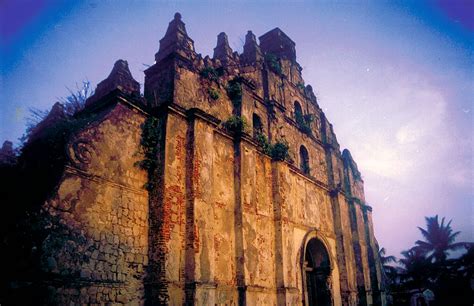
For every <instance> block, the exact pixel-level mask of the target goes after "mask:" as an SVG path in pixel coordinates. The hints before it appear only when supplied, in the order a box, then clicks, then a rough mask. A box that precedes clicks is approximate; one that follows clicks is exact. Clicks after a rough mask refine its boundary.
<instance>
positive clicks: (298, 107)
mask: <svg viewBox="0 0 474 306" xmlns="http://www.w3.org/2000/svg"><path fill="white" fill-rule="evenodd" d="M301 120H303V109H302V108H301V104H300V103H299V102H298V101H295V121H296V122H300V121H301Z"/></svg>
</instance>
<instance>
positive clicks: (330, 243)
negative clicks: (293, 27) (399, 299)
mask: <svg viewBox="0 0 474 306" xmlns="http://www.w3.org/2000/svg"><path fill="white" fill-rule="evenodd" d="M301 71H302V68H301V66H300V65H299V64H298V63H297V61H296V49H295V43H294V42H293V41H292V40H291V39H290V38H289V37H288V36H287V35H286V34H285V33H284V32H283V31H281V30H280V29H278V28H276V29H274V30H272V31H269V32H267V33H266V34H264V35H262V36H260V37H259V43H258V42H257V39H256V37H255V35H254V34H253V33H252V32H250V31H249V32H248V33H247V35H246V39H245V45H244V48H243V53H242V54H238V53H237V52H233V50H232V49H231V48H230V46H229V43H228V40H227V36H226V34H225V33H221V34H219V36H218V38H217V46H216V47H215V49H214V55H213V57H212V58H210V57H208V56H206V57H202V56H201V55H200V54H198V53H196V51H195V49H194V42H193V40H192V39H191V38H190V37H189V36H188V34H187V32H186V28H185V24H184V23H183V21H182V20H181V16H180V14H178V13H177V14H176V15H175V16H174V19H173V20H172V21H171V22H170V23H169V26H168V29H167V31H166V34H165V36H164V37H163V38H162V39H161V40H160V47H159V51H158V52H157V53H156V55H155V64H154V65H153V66H151V67H149V68H148V69H147V70H146V71H145V88H144V95H143V96H142V95H140V86H139V83H138V82H137V81H135V80H134V79H133V77H132V75H131V73H130V71H129V69H128V64H127V62H126V61H123V60H119V61H117V62H116V63H115V66H114V68H113V70H112V72H111V74H110V75H109V77H108V78H106V79H105V80H104V81H102V82H101V83H99V85H98V86H97V89H96V91H95V94H94V96H92V97H91V98H89V100H88V101H87V103H86V106H85V109H84V110H83V111H81V112H80V113H78V114H76V115H75V116H76V117H75V118H76V119H77V120H79V121H80V122H81V124H80V126H79V128H77V129H75V130H74V132H73V133H71V135H70V137H69V138H68V141H67V143H66V145H65V148H64V149H65V150H64V151H65V152H66V164H65V167H64V170H63V172H62V173H61V176H60V179H59V181H58V183H57V184H56V186H55V188H54V192H52V194H51V195H50V196H48V198H47V200H46V201H45V202H44V204H42V209H41V215H42V216H43V217H44V218H47V219H48V220H50V221H49V227H48V231H49V232H48V234H47V235H46V236H45V239H44V240H43V241H42V242H41V248H42V253H41V260H40V266H41V270H42V272H43V274H42V275H45V274H44V273H46V274H47V275H48V278H43V279H41V280H40V281H39V283H40V284H41V286H43V287H44V288H46V291H45V292H47V297H46V298H47V300H48V301H49V302H48V303H52V304H61V305H63V304H67V303H71V302H72V303H89V304H103V303H112V304H127V305H129V304H132V305H133V304H136V305H140V304H149V305H155V304H156V305H162V304H163V305H164V304H169V305H183V304H186V305H191V304H195V305H384V304H385V295H384V292H383V285H382V271H381V265H380V260H379V257H378V245H377V242H376V239H375V236H374V231H373V224H372V209H371V207H370V206H368V205H367V204H366V202H365V197H364V187H363V180H362V177H361V174H360V172H359V170H358V168H357V164H356V163H355V162H354V160H353V159H352V157H351V154H350V152H349V151H348V150H343V151H342V152H341V151H340V147H339V144H338V142H337V139H336V135H335V133H334V131H333V128H332V125H331V124H330V123H329V121H328V120H327V118H326V117H325V115H324V113H323V111H322V110H321V108H320V106H319V104H318V101H317V98H316V96H315V95H314V93H313V89H312V87H311V86H310V85H305V83H304V80H303V79H302V76H301ZM59 112H60V110H59Z"/></svg>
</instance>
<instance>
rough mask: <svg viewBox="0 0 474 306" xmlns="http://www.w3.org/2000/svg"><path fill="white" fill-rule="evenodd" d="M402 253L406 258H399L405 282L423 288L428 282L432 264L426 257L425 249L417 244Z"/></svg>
mask: <svg viewBox="0 0 474 306" xmlns="http://www.w3.org/2000/svg"><path fill="white" fill-rule="evenodd" d="M401 254H402V256H403V257H404V258H401V259H400V260H399V263H400V264H401V265H402V267H401V269H400V272H401V275H400V276H401V277H402V279H403V281H404V283H405V284H410V283H412V284H413V285H415V288H421V287H423V286H425V285H426V284H428V282H429V281H428V280H429V275H430V270H431V266H432V264H431V263H430V262H429V261H428V260H427V259H426V257H425V251H424V250H422V249H421V248H419V247H416V246H415V247H413V248H411V249H409V250H406V251H403V252H402V253H401Z"/></svg>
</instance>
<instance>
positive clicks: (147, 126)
mask: <svg viewBox="0 0 474 306" xmlns="http://www.w3.org/2000/svg"><path fill="white" fill-rule="evenodd" d="M159 125H160V121H159V119H158V118H156V117H153V116H149V117H148V118H147V119H146V120H145V123H144V124H143V126H142V139H141V140H140V145H141V146H142V149H143V155H144V159H143V160H141V161H140V162H138V166H139V167H140V168H141V169H143V170H146V171H147V172H148V182H147V183H146V184H145V186H144V187H145V188H146V189H147V190H148V191H151V190H154V189H155V187H156V184H157V183H156V182H155V180H154V178H155V177H156V176H155V174H156V171H157V169H158V144H159V141H160V129H159Z"/></svg>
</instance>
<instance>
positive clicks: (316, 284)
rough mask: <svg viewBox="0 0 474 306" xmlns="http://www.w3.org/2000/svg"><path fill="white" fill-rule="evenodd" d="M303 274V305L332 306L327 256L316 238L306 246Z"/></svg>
mask: <svg viewBox="0 0 474 306" xmlns="http://www.w3.org/2000/svg"><path fill="white" fill-rule="evenodd" d="M303 273H304V276H305V277H304V279H305V284H304V286H305V297H306V302H305V305H308V306H313V305H316V306H330V305H332V299H331V290H330V273H331V266H330V260H329V254H328V251H327V250H326V247H325V246H324V244H323V243H322V242H321V241H320V240H319V239H317V238H312V239H311V240H309V242H308V244H307V245H306V248H305V254H304V262H303Z"/></svg>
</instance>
